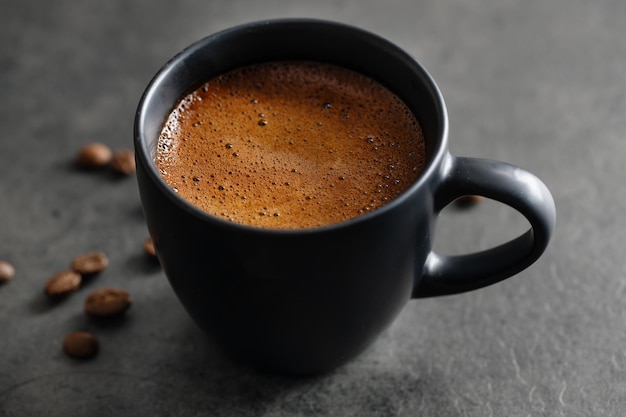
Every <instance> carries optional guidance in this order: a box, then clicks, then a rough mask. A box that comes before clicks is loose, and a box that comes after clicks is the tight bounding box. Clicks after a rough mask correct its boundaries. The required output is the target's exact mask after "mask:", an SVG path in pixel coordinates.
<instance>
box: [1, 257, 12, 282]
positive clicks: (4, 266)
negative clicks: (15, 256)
mask: <svg viewBox="0 0 626 417" xmlns="http://www.w3.org/2000/svg"><path fill="white" fill-rule="evenodd" d="M14 276H15V268H14V267H13V265H11V264H10V263H8V262H6V261H0V283H2V282H7V281H11V280H12V279H13V277H14Z"/></svg>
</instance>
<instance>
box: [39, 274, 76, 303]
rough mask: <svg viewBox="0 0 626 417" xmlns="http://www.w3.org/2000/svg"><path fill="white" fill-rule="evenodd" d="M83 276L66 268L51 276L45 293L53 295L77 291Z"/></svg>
mask: <svg viewBox="0 0 626 417" xmlns="http://www.w3.org/2000/svg"><path fill="white" fill-rule="evenodd" d="M81 281H82V277H81V275H80V274H79V273H78V272H76V271H71V270H66V271H61V272H57V273H56V274H55V275H54V276H53V277H52V278H50V279H49V280H48V282H47V284H46V287H45V293H46V294H48V295H49V296H51V297H56V296H61V295H65V294H68V293H70V292H72V291H76V290H77V289H78V288H79V287H80V284H81Z"/></svg>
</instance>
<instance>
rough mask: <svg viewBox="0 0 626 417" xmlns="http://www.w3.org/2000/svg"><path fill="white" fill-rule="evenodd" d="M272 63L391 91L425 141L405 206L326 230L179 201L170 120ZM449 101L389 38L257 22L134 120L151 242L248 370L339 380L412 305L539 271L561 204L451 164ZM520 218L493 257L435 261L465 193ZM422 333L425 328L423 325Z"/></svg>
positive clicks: (174, 75) (174, 63)
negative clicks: (217, 82) (359, 77)
mask: <svg viewBox="0 0 626 417" xmlns="http://www.w3.org/2000/svg"><path fill="white" fill-rule="evenodd" d="M271 60H312V61H322V62H329V63H334V64H337V65H340V66H343V67H346V68H349V69H352V70H356V71H358V72H360V73H362V74H365V75H367V76H369V77H371V78H373V79H375V80H377V81H378V82H380V83H381V84H383V85H385V86H386V87H387V88H389V89H390V90H391V91H393V92H394V93H395V94H397V95H398V96H399V97H400V98H402V99H403V100H404V102H405V103H406V104H407V105H408V106H409V107H410V109H411V110H412V111H413V112H414V113H415V115H416V116H417V119H418V120H419V122H420V124H421V126H422V130H423V132H424V136H425V140H426V149H427V165H426V167H425V169H424V171H423V173H422V175H421V176H420V177H419V178H418V179H417V180H416V181H415V183H414V184H412V186H411V187H410V188H409V189H407V190H406V191H405V192H404V193H403V194H402V195H400V196H399V197H397V198H396V199H394V200H393V201H392V202H390V203H389V204H387V205H386V206H383V207H382V208H379V209H377V210H375V211H373V212H371V213H368V214H365V215H362V216H360V217H356V218H353V219H351V220H348V221H344V222H342V223H339V224H333V225H329V226H324V227H318V228H309V229H301V230H272V229H263V228H257V227H251V226H246V225H241V224H236V223H232V222H228V221H225V220H222V219H220V218H217V217H214V216H212V215H210V214H208V213H205V212H203V211H202V210H200V209H199V208H196V207H195V206H193V205H191V204H190V203H188V202H186V201H184V200H183V199H182V198H180V197H179V196H178V195H177V194H176V193H175V192H174V191H173V190H172V189H171V188H170V187H169V186H168V185H167V184H166V183H165V182H164V180H163V179H162V178H161V177H160V176H159V173H158V172H157V169H156V167H155V163H154V155H155V152H156V146H157V139H158V137H159V133H160V131H161V128H162V126H163V123H164V121H165V119H166V118H167V117H168V115H169V113H170V111H171V110H172V109H173V108H174V106H175V105H176V103H177V102H178V101H179V100H180V99H181V98H182V97H184V96H185V95H186V94H187V93H189V92H191V91H192V90H195V89H196V88H198V87H199V86H200V85H201V84H202V83H204V82H206V81H208V80H209V79H211V78H213V77H214V76H216V75H218V74H220V73H223V72H225V71H228V70H230V69H233V68H235V67H240V66H243V65H247V64H252V63H256V62H263V61H271ZM447 144H448V118H447V113H446V109H445V104H444V100H443V98H442V96H441V93H440V91H439V89H438V87H437V85H436V84H435V82H434V80H433V79H432V78H431V77H430V75H429V74H428V73H427V71H426V70H425V69H424V68H423V67H422V66H421V65H420V64H419V63H418V62H417V61H416V60H415V59H414V58H412V57H411V56H410V55H408V54H407V53H406V52H404V51H402V50H401V49H399V48H398V47H397V46H395V45H393V44H392V43H390V42H388V41H386V40H384V39H382V38H380V37H379V36H377V35H374V34H372V33H369V32H367V31H363V30H361V29H358V28H354V27H350V26H346V25H344V24H338V23H332V22H325V21H319V20H308V19H286V20H273V21H264V22H256V23H251V24H246V25H243V26H239V27H235V28H232V29H228V30H224V31H222V32H219V33H217V34H214V35H212V36H209V37H207V38H205V39H202V40H200V41H199V42H197V43H195V44H193V45H191V46H190V47H189V48H187V49H185V50H184V51H182V52H181V53H180V54H179V55H177V56H176V57H174V58H173V59H172V60H171V61H169V62H168V63H167V64H166V65H165V66H164V67H163V68H162V69H161V70H160V71H159V72H158V74H157V75H156V76H155V78H154V79H153V80H152V81H151V82H150V84H149V85H148V87H147V89H146V91H145V93H144V95H143V96H142V98H141V101H140V103H139V107H138V111H137V114H136V119H135V147H136V158H137V179H138V183H139V190H140V195H141V200H142V204H143V207H144V212H145V216H146V221H147V225H148V229H149V232H150V234H151V236H152V238H153V239H154V242H155V246H156V250H157V253H158V256H159V259H160V262H161V264H162V266H163V268H164V271H165V274H166V275H167V277H168V279H169V281H170V283H171V286H172V287H173V289H174V291H175V293H176V294H177V296H178V297H179V299H180V300H181V302H182V304H183V305H184V306H185V308H186V309H187V311H188V312H189V314H190V315H191V316H192V317H193V319H194V320H195V321H196V322H197V323H198V324H199V325H200V326H201V327H202V328H204V329H205V330H206V331H207V332H209V333H210V334H211V335H212V336H213V337H214V338H215V339H216V340H217V341H218V342H219V344H220V345H221V346H222V347H223V349H224V350H225V351H226V352H227V353H230V354H231V355H232V357H234V358H235V359H236V360H239V361H242V362H244V363H246V364H249V365H251V366H252V367H254V368H256V369H260V370H262V371H269V372H279V373H291V374H311V373H320V372H326V371H329V370H332V369H333V368H336V367H337V366H340V365H342V364H344V363H345V362H347V361H349V360H350V359H351V358H353V357H355V356H356V355H357V354H359V353H360V352H361V351H362V350H363V349H364V348H366V347H367V346H368V345H369V344H370V343H371V342H372V341H373V340H374V339H375V338H376V337H377V336H378V335H379V334H380V332H381V331H382V330H384V329H385V328H386V327H387V326H388V325H389V324H390V323H391V322H392V321H393V320H394V318H395V317H396V316H397V315H398V314H399V312H400V311H401V310H402V308H403V306H404V305H405V304H406V303H407V301H409V299H410V298H420V297H430V296H438V295H446V294H454V293H459V292H464V291H469V290H474V289H477V288H481V287H484V286H486V285H490V284H493V283H495V282H497V281H500V280H502V279H505V278H507V277H510V276H512V275H514V274H516V273H518V272H519V271H521V270H523V269H525V268H526V267H528V266H530V265H531V264H532V263H533V262H534V261H535V260H537V259H538V258H539V256H540V255H541V254H542V253H543V252H544V250H545V248H546V246H547V245H548V242H549V240H550V237H551V235H552V232H553V229H554V225H555V207H554V201H553V199H552V196H551V195H550V192H549V191H548V189H547V188H546V186H545V185H544V184H543V183H542V182H541V181H540V180H539V179H537V178H536V177H535V176H534V175H532V174H530V173H528V172H527V171H525V170H523V169H521V168H518V167H515V166H512V165H508V164H505V163H502V162H496V161H490V160H482V159H473V158H458V157H454V156H452V155H450V154H449V152H448V146H447ZM471 194H475V195H482V196H485V197H488V198H491V199H494V200H497V201H500V202H502V203H504V204H507V205H509V206H510V207H513V208H514V209H516V210H517V211H519V212H520V213H522V214H523V215H524V216H525V217H526V219H528V221H529V223H530V226H531V228H530V229H529V230H528V232H526V233H525V234H523V235H521V236H519V237H518V238H516V239H514V240H512V241H510V242H508V243H505V244H503V245H501V246H498V247H496V248H494V249H491V250H487V251H484V252H479V253H473V254H468V255H464V256H454V257H448V256H442V255H439V254H437V253H434V252H432V249H431V248H432V239H433V236H434V231H435V225H436V220H437V216H438V213H439V212H440V211H441V210H442V209H443V208H444V207H445V206H446V205H447V204H449V203H450V202H452V201H453V200H454V199H456V198H458V197H460V196H463V195H471ZM416 325H417V324H416Z"/></svg>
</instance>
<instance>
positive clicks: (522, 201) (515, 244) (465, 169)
mask: <svg viewBox="0 0 626 417" xmlns="http://www.w3.org/2000/svg"><path fill="white" fill-rule="evenodd" d="M443 166H444V169H443V180H442V182H441V185H440V187H439V188H438V189H437V190H436V191H435V196H434V210H435V213H436V214H438V213H439V212H440V211H441V210H442V209H443V208H444V207H445V206H447V205H448V204H450V203H451V202H452V201H454V200H455V199H457V198H459V197H462V196H465V195H480V196H483V197H487V198H490V199H493V200H496V201H499V202H501V203H503V204H506V205H508V206H510V207H512V208H513V209H515V210H517V211H519V212H520V213H521V214H522V215H523V216H524V217H526V219H527V220H528V222H529V223H530V229H529V230H528V231H527V232H526V233H524V234H522V235H520V236H519V237H517V238H515V239H513V240H511V241H509V242H506V243H504V244H502V245H500V246H496V247H494V248H492V249H488V250H485V251H481V252H476V253H471V254H467V255H460V256H445V255H440V254H438V253H435V252H431V253H430V254H429V255H428V258H427V259H426V263H425V265H424V269H423V271H422V275H421V277H419V278H418V281H416V285H415V287H414V289H413V294H412V297H413V298H425V297H434V296H441V295H450V294H457V293H462V292H466V291H471V290H475V289H478V288H482V287H486V286H488V285H491V284H494V283H496V282H498V281H502V280H503V279H506V278H509V277H511V276H513V275H515V274H517V273H518V272H520V271H522V270H524V269H526V268H527V267H528V266H530V265H531V264H532V263H534V262H535V261H536V260H537V259H538V258H539V257H540V256H541V254H542V253H543V252H544V250H545V249H546V247H547V246H548V242H549V241H550V238H551V236H552V233H553V231H554V227H555V222H556V208H555V205H554V199H553V198H552V195H551V194H550V191H549V190H548V188H547V187H546V186H545V184H544V183H543V182H541V180H540V179H539V178H537V177H536V176H534V175H533V174H531V173H530V172H528V171H526V170H524V169H522V168H519V167H516V166H514V165H509V164H507V163H504V162H498V161H492V160H487V159H478V158H464V157H454V156H452V155H449V154H448V155H447V160H446V161H445V163H444V165H443Z"/></svg>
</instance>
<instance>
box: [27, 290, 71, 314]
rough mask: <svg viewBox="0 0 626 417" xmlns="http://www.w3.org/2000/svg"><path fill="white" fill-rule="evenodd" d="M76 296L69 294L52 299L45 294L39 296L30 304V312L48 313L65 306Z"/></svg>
mask: <svg viewBox="0 0 626 417" xmlns="http://www.w3.org/2000/svg"><path fill="white" fill-rule="evenodd" d="M73 295H74V296H75V294H72V293H68V294H63V295H59V296H56V297H50V296H48V295H46V294H45V293H43V292H42V293H41V294H37V295H36V296H35V297H34V298H33V300H32V301H31V303H30V310H31V311H32V312H34V313H36V314H43V313H47V312H49V311H50V310H52V309H53V308H56V307H57V306H59V305H61V304H63V303H64V302H65V301H66V300H67V299H69V298H70V297H72V296H73Z"/></svg>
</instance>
